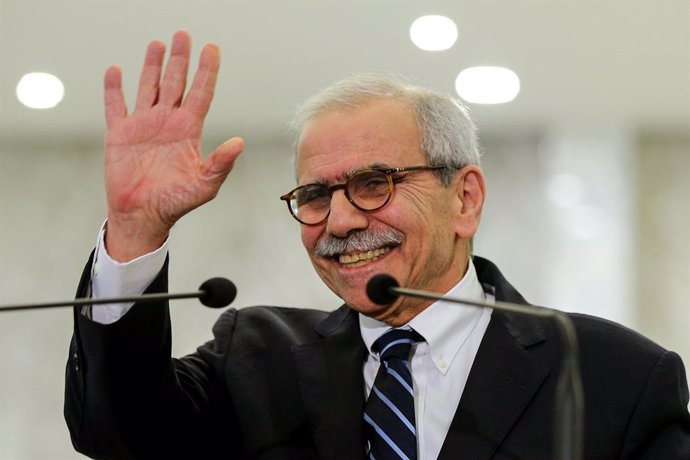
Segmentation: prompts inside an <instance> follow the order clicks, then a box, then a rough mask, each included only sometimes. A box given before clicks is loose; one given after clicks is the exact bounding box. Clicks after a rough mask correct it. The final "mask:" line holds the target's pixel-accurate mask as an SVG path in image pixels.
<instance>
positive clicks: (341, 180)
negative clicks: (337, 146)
mask: <svg viewBox="0 0 690 460" xmlns="http://www.w3.org/2000/svg"><path fill="white" fill-rule="evenodd" d="M391 167H392V166H390V165H387V164H384V163H371V164H368V165H365V166H360V167H358V168H352V169H350V170H348V171H345V172H344V173H342V174H339V175H338V178H337V182H335V183H337V184H343V183H345V181H346V180H347V178H349V177H352V175H353V174H355V173H357V172H359V171H363V170H365V169H389V168H391ZM309 184H319V185H323V186H326V187H330V186H331V185H333V182H330V181H327V180H326V179H323V178H321V179H315V180H313V181H312V182H307V183H306V184H304V185H309Z"/></svg>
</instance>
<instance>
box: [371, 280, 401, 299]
mask: <svg viewBox="0 0 690 460" xmlns="http://www.w3.org/2000/svg"><path fill="white" fill-rule="evenodd" d="M397 287H400V285H399V284H398V282H397V281H396V280H395V278H393V277H392V276H391V275H389V274H387V273H379V274H378V275H374V276H373V277H372V278H371V279H370V280H369V282H368V283H367V296H369V300H371V301H372V302H374V303H375V304H378V305H388V304H391V303H393V302H394V301H395V299H397V298H398V297H400V295H398V294H396V293H395V292H393V291H392V289H391V288H397Z"/></svg>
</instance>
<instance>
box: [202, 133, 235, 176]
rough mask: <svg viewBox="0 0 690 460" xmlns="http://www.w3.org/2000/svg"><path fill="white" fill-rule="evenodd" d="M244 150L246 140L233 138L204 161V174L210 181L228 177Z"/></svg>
mask: <svg viewBox="0 0 690 460" xmlns="http://www.w3.org/2000/svg"><path fill="white" fill-rule="evenodd" d="M242 150H244V140H243V139H242V138H240V137H233V138H232V139H229V140H227V141H225V142H223V143H222V144H221V145H219V146H218V148H216V150H214V151H213V153H211V154H210V155H209V156H208V157H207V158H206V159H205V160H204V161H203V163H202V170H203V172H204V174H205V175H206V176H208V177H209V178H210V179H217V178H219V177H225V176H227V175H228V174H229V173H230V171H232V167H233V166H234V164H235V160H236V159H237V157H238V156H240V153H242Z"/></svg>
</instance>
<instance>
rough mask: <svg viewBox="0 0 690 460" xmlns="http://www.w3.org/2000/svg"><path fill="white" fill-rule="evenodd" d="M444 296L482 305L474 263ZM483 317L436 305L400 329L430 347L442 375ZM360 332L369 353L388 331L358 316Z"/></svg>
mask: <svg viewBox="0 0 690 460" xmlns="http://www.w3.org/2000/svg"><path fill="white" fill-rule="evenodd" d="M445 295H446V296H449V297H455V298H459V299H467V300H474V301H480V302H484V301H486V296H485V294H484V290H483V289H482V286H481V284H480V283H479V279H478V278H477V272H476V270H475V268H474V263H473V262H472V260H471V259H470V261H469V263H468V267H467V272H466V273H465V276H463V278H462V279H461V280H460V282H459V283H458V284H456V285H455V286H454V287H453V288H452V289H451V290H450V291H448V292H447V293H446V294H445ZM482 313H483V308H475V307H471V306H462V305H458V304H454V303H451V302H444V301H437V302H434V303H433V304H431V305H429V307H427V308H426V309H425V310H423V311H422V312H421V313H419V314H418V315H417V316H415V317H414V318H413V319H412V320H411V321H410V322H409V323H408V324H407V325H405V326H403V328H405V327H407V328H410V327H411V328H413V329H414V330H415V331H417V332H419V333H420V334H421V335H422V336H423V337H424V340H425V341H426V343H427V344H428V345H429V352H430V354H431V358H432V360H433V362H434V363H435V364H436V367H437V368H438V370H439V371H440V372H442V373H443V374H445V373H446V372H447V371H448V368H449V367H450V365H451V364H452V362H453V360H454V359H455V357H456V356H457V354H458V351H459V350H460V348H461V347H462V346H463V344H464V343H465V342H466V341H467V339H468V338H469V337H470V335H471V334H472V331H473V330H474V328H475V327H476V326H477V324H478V322H479V319H480V318H481V316H482ZM359 328H360V332H361V334H362V339H363V340H364V344H365V345H366V346H367V349H368V350H369V353H372V351H371V347H372V345H373V344H374V342H375V341H376V339H378V338H379V337H381V336H382V335H383V334H384V333H386V332H387V331H388V330H390V329H391V327H390V326H389V325H388V324H386V323H384V322H381V321H377V320H375V319H373V318H369V317H368V316H364V315H362V314H361V313H360V314H359Z"/></svg>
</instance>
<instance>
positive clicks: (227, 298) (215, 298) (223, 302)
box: [0, 278, 237, 312]
mask: <svg viewBox="0 0 690 460" xmlns="http://www.w3.org/2000/svg"><path fill="white" fill-rule="evenodd" d="M235 297H237V287H235V284H234V283H233V282H232V281H230V280H229V279H227V278H211V279H208V280H206V281H204V282H203V283H202V284H201V286H199V290H198V291H196V292H186V293H180V294H169V293H157V294H142V295H139V296H131V297H110V298H104V299H89V298H77V299H72V300H65V301H61V302H45V303H34V304H18V305H5V306H0V312H4V311H17V310H38V309H44V308H55V307H70V306H75V307H76V306H81V305H98V304H106V303H129V302H140V303H141V302H143V303H149V302H156V301H160V300H174V299H192V298H198V299H199V301H200V302H201V303H202V304H204V305H206V306H207V307H209V308H223V307H226V306H228V305H230V303H232V301H233V300H235Z"/></svg>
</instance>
